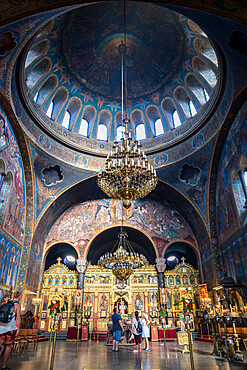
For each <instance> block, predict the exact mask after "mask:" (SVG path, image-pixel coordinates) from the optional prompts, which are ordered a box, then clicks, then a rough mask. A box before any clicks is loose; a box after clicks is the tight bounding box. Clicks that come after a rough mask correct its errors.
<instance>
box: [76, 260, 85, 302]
mask: <svg viewBox="0 0 247 370" xmlns="http://www.w3.org/2000/svg"><path fill="white" fill-rule="evenodd" d="M76 269H77V271H78V280H77V293H79V292H78V291H80V295H79V298H80V299H79V300H80V302H76V304H77V305H79V306H81V307H82V305H83V290H84V276H85V272H86V270H87V260H86V258H78V259H77V260H76Z"/></svg>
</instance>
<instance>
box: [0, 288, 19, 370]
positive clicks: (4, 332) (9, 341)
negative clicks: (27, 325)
mask: <svg viewBox="0 0 247 370" xmlns="http://www.w3.org/2000/svg"><path fill="white" fill-rule="evenodd" d="M20 299H21V292H19V291H17V292H15V293H14V299H13V301H12V303H13V305H14V315H13V318H12V320H11V321H10V322H8V323H6V324H4V323H2V322H0V343H5V352H4V356H3V363H2V368H1V370H10V368H9V367H8V366H7V361H8V359H9V356H10V353H11V350H12V347H13V343H14V340H15V337H17V336H18V335H19V330H20V325H21V305H20V303H19V302H20ZM10 302H11V301H10Z"/></svg>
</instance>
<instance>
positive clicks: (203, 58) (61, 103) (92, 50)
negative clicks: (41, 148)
mask: <svg viewBox="0 0 247 370" xmlns="http://www.w3.org/2000/svg"><path fill="white" fill-rule="evenodd" d="M127 5H128V6H127V10H126V45H127V51H126V80H127V89H126V91H127V106H126V110H127V112H128V115H129V116H130V118H131V127H130V129H131V132H132V136H135V137H136V127H137V126H138V124H144V126H145V138H144V140H142V145H143V148H144V149H146V150H148V151H149V152H152V151H153V150H157V148H159V149H160V148H162V147H166V146H167V145H171V144H174V143H176V142H179V140H181V139H183V138H185V137H186V136H187V135H188V134H191V132H193V131H194V130H195V129H196V128H198V126H200V125H202V124H203V120H204V118H205V116H206V115H208V113H209V112H210V110H211V109H212V108H213V106H214V104H215V101H216V98H217V96H218V92H219V88H220V78H219V77H220V70H219V68H220V66H219V60H218V57H217V53H216V51H215V49H214V47H213V45H212V44H211V42H210V41H209V39H208V37H207V35H206V34H205V33H204V32H203V31H202V30H201V29H200V27H199V26H198V25H197V24H195V23H194V22H193V21H191V20H190V19H188V18H186V17H185V16H182V15H181V14H178V13H176V12H174V11H171V10H169V9H167V8H165V7H163V6H160V5H152V4H148V3H145V4H142V3H136V2H131V3H128V4H127ZM123 42H124V12H123V4H122V3H121V2H117V1H116V2H110V3H102V4H92V5H88V6H83V7H81V8H78V9H76V10H72V11H70V12H68V13H65V14H64V15H62V16H59V17H57V18H55V19H54V20H52V21H51V22H49V23H48V24H47V26H46V27H45V28H44V29H43V30H40V32H38V33H37V35H36V37H34V39H33V41H32V43H31V44H30V46H29V48H28V50H27V51H26V59H25V64H24V71H23V91H24V94H25V95H26V97H25V99H26V101H27V103H28V107H29V109H30V110H31V111H32V114H34V115H35V117H36V119H37V120H38V121H39V123H41V125H42V126H43V127H44V128H45V129H46V130H48V131H49V132H50V133H52V135H53V136H55V137H56V138H58V139H59V140H60V141H61V140H62V141H63V142H66V144H68V143H69V145H71V146H72V147H76V148H80V149H83V150H85V151H86V152H92V151H93V152H94V153H95V151H96V152H98V153H101V154H106V153H107V152H108V150H109V148H110V146H111V144H112V142H113V141H114V140H115V139H116V132H117V127H118V126H119V125H121V124H122V118H121V117H122V116H121V111H122V99H121V98H122V96H121V95H122V92H121V89H122V56H121V53H120V47H121V45H122V44H123ZM51 104H53V106H54V107H53V111H52V114H50V115H49V114H48V111H49V108H50V107H51ZM190 104H192V108H191V106H190ZM191 109H192V110H191ZM66 112H69V113H70V116H71V119H70V123H69V127H67V130H66V128H64V126H63V122H64V117H65V114H66ZM174 112H177V114H178V117H179V118H178V124H176V122H174V117H173V113H174ZM83 119H84V120H86V121H87V122H88V129H87V132H86V134H80V125H81V122H82V120H83ZM157 119H160V120H161V126H162V129H161V131H160V132H159V133H157V132H156V127H155V122H156V120H157ZM100 124H105V125H106V126H107V130H108V131H107V138H106V140H101V139H99V138H98V136H97V133H98V129H99V125H100ZM92 143H93V144H92Z"/></svg>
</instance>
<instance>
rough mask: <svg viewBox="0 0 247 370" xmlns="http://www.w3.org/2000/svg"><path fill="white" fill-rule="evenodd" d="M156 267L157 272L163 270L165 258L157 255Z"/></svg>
mask: <svg viewBox="0 0 247 370" xmlns="http://www.w3.org/2000/svg"><path fill="white" fill-rule="evenodd" d="M155 264H156V269H157V271H158V272H165V269H166V259H165V258H161V257H158V258H156V260H155Z"/></svg>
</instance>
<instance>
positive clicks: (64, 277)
mask: <svg viewBox="0 0 247 370" xmlns="http://www.w3.org/2000/svg"><path fill="white" fill-rule="evenodd" d="M66 282H67V279H66V276H63V277H62V285H66Z"/></svg>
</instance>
